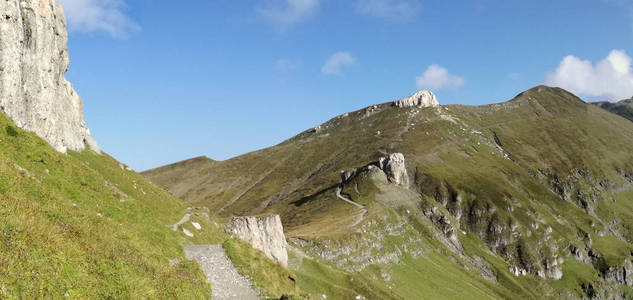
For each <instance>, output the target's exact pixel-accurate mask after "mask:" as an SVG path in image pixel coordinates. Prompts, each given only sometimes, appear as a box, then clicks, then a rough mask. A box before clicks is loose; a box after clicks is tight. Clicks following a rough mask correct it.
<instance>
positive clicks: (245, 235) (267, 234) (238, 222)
mask: <svg viewBox="0 0 633 300" xmlns="http://www.w3.org/2000/svg"><path fill="white" fill-rule="evenodd" d="M226 231H227V232H228V233H230V234H231V235H233V236H235V237H237V238H240V239H242V240H244V241H245V242H247V243H249V244H251V246H252V247H253V248H255V249H259V250H261V251H262V252H264V253H265V254H266V256H268V257H269V258H270V259H272V260H273V261H275V262H277V263H279V264H281V265H283V266H288V251H287V246H288V244H287V242H286V236H285V235H284V228H283V225H282V224H281V218H280V217H279V215H270V216H267V217H262V218H257V217H233V218H232V219H231V222H230V223H229V225H228V226H227V227H226Z"/></svg>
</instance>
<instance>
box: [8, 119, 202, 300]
mask: <svg viewBox="0 0 633 300" xmlns="http://www.w3.org/2000/svg"><path fill="white" fill-rule="evenodd" d="M0 197H1V198H0V298H2V299H7V298H8V299H24V298H29V299H34V298H35V299H38V298H42V299H62V298H64V297H67V298H71V299H208V298H209V297H210V292H211V287H210V286H209V285H208V284H206V277H205V276H204V274H202V271H201V270H200V269H199V267H198V266H197V264H195V263H193V262H188V261H186V260H185V259H184V254H183V248H182V245H183V243H185V242H186V241H185V240H183V238H182V237H181V234H179V233H177V232H173V231H172V230H171V229H170V228H168V227H167V226H165V225H166V224H172V223H176V222H177V221H178V219H179V218H180V217H181V216H182V215H183V214H184V213H185V211H186V206H185V205H184V204H183V203H182V202H181V201H180V200H178V199H176V198H174V197H173V196H171V195H170V194H168V193H167V192H165V191H164V190H163V189H162V188H159V187H157V186H155V185H153V184H151V183H149V182H148V181H147V180H146V179H144V178H143V177H142V176H140V175H138V174H137V173H135V172H134V171H130V170H127V169H126V167H125V166H123V165H121V164H119V163H118V162H117V161H116V160H114V159H113V158H111V157H109V156H107V155H105V154H103V155H97V154H96V153H94V152H92V151H89V150H86V151H84V152H81V153H72V152H71V153H69V154H68V155H64V154H60V153H58V152H56V151H55V150H54V149H53V148H52V147H50V146H49V145H48V144H47V143H46V142H44V141H43V140H42V139H40V138H38V137H37V136H36V135H34V134H32V133H28V132H25V131H22V130H20V129H18V128H17V127H16V126H15V125H14V124H13V123H12V122H11V121H10V120H8V119H7V118H6V117H4V116H3V115H0ZM170 260H172V262H173V263H172V264H171V265H170Z"/></svg>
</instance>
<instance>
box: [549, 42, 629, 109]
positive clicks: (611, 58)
mask: <svg viewBox="0 0 633 300" xmlns="http://www.w3.org/2000/svg"><path fill="white" fill-rule="evenodd" d="M545 84H547V85H551V86H558V87H561V88H564V89H566V90H568V91H570V92H572V93H574V94H577V95H582V96H589V97H592V98H597V97H604V98H607V100H619V99H624V98H630V97H631V96H633V72H632V70H631V57H630V56H628V55H627V54H626V52H624V51H622V50H613V51H611V52H610V53H609V55H608V56H607V57H606V58H605V59H603V60H601V61H599V62H597V63H595V64H593V63H592V62H591V61H588V60H581V59H580V58H578V57H576V56H573V55H568V56H566V57H565V58H563V60H562V61H561V63H560V65H559V66H558V68H557V69H556V70H555V71H553V72H550V73H548V74H547V75H546V76H545Z"/></svg>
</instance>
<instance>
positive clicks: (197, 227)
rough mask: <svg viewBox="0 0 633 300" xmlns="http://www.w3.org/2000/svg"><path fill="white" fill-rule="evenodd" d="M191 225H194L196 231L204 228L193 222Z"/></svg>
mask: <svg viewBox="0 0 633 300" xmlns="http://www.w3.org/2000/svg"><path fill="white" fill-rule="evenodd" d="M191 225H193V227H194V228H195V229H196V230H202V226H200V223H198V222H191Z"/></svg>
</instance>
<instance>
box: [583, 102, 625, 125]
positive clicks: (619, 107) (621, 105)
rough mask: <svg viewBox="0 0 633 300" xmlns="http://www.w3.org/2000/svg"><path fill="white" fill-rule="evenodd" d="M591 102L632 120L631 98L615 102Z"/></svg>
mask: <svg viewBox="0 0 633 300" xmlns="http://www.w3.org/2000/svg"><path fill="white" fill-rule="evenodd" d="M592 104H593V105H596V106H598V107H600V108H603V109H606V110H607V111H610V112H612V113H614V114H617V115H620V116H622V117H625V118H627V119H629V120H631V121H633V99H626V100H622V101H619V102H615V103H613V102H606V101H604V102H594V103H592Z"/></svg>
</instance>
